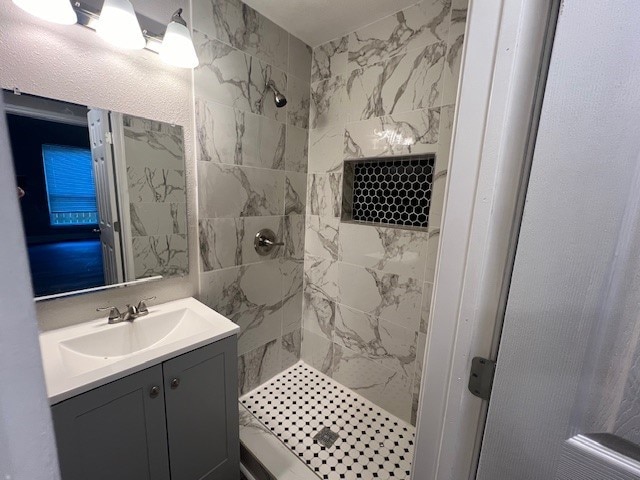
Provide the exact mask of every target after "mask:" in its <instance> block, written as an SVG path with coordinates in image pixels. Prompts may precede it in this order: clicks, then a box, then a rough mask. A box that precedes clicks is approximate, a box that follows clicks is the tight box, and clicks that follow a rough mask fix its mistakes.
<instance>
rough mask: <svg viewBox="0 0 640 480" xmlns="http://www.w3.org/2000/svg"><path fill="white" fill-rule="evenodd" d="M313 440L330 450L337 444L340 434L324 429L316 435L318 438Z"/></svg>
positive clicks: (327, 428)
mask: <svg viewBox="0 0 640 480" xmlns="http://www.w3.org/2000/svg"><path fill="white" fill-rule="evenodd" d="M313 439H314V440H315V441H316V442H318V443H319V444H320V445H322V446H323V447H324V448H329V447H331V446H332V445H333V444H334V443H335V442H336V440H338V434H337V433H336V432H334V431H332V430H331V429H330V428H329V427H324V428H323V429H322V430H320V431H319V432H318V433H316V436H315V437H313Z"/></svg>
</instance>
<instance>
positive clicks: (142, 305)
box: [138, 295, 156, 315]
mask: <svg viewBox="0 0 640 480" xmlns="http://www.w3.org/2000/svg"><path fill="white" fill-rule="evenodd" d="M155 299H156V297H155V295H154V296H153V297H147V298H143V299H142V300H140V301H139V302H138V315H147V314H148V313H149V308H147V302H148V301H149V300H155Z"/></svg>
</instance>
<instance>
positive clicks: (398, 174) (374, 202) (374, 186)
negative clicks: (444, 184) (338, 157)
mask: <svg viewBox="0 0 640 480" xmlns="http://www.w3.org/2000/svg"><path fill="white" fill-rule="evenodd" d="M435 160H436V157H435V155H434V154H425V155H411V156H398V157H383V158H379V157H378V158H364V159H357V160H346V161H345V162H344V176H343V188H342V221H343V222H351V223H360V224H370V225H384V226H388V227H396V228H409V229H419V230H426V229H427V227H428V226H429V208H430V207H431V193H432V191H433V176H434V175H433V174H434V167H435Z"/></svg>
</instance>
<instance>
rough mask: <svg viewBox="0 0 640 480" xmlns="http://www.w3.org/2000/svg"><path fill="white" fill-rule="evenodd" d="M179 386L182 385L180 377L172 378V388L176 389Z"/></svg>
mask: <svg viewBox="0 0 640 480" xmlns="http://www.w3.org/2000/svg"><path fill="white" fill-rule="evenodd" d="M179 386H180V379H179V378H174V379H173V380H171V389H172V390H175V389H176V388H178V387H179Z"/></svg>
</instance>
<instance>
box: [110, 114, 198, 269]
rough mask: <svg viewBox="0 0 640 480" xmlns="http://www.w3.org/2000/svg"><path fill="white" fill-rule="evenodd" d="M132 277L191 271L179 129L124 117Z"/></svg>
mask: <svg viewBox="0 0 640 480" xmlns="http://www.w3.org/2000/svg"><path fill="white" fill-rule="evenodd" d="M122 123H123V131H124V151H125V158H126V161H127V184H128V185H127V186H128V188H127V192H128V197H129V215H130V218H131V221H130V222H129V223H130V224H131V236H132V243H133V245H132V250H133V264H134V271H135V278H143V277H150V276H154V275H163V276H165V277H173V276H176V275H186V274H187V273H189V255H188V251H187V250H188V249H187V204H186V196H185V176H184V135H183V133H182V127H178V126H175V125H169V124H166V123H162V122H156V121H154V120H147V119H144V118H139V117H132V116H130V115H122Z"/></svg>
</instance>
